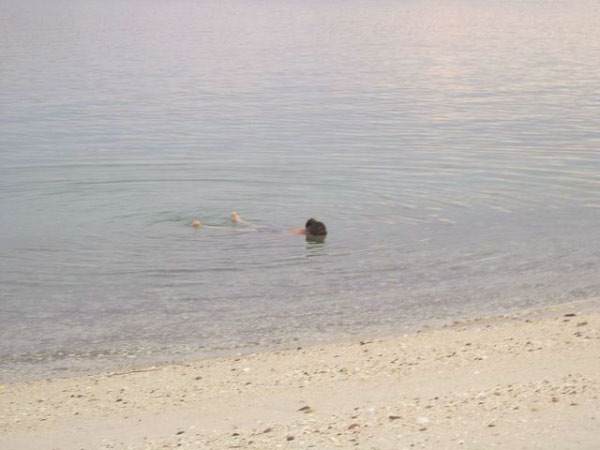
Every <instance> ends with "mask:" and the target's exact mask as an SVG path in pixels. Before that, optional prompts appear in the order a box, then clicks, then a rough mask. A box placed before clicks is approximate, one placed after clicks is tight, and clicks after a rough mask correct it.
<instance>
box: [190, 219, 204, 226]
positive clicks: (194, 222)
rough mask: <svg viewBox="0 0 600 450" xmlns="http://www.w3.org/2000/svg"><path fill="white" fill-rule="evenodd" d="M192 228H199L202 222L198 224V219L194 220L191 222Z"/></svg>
mask: <svg viewBox="0 0 600 450" xmlns="http://www.w3.org/2000/svg"><path fill="white" fill-rule="evenodd" d="M192 226H193V227H194V228H200V227H201V226H202V222H200V221H199V220H198V219H196V220H194V221H193V222H192Z"/></svg>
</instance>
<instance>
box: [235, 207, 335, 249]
mask: <svg viewBox="0 0 600 450" xmlns="http://www.w3.org/2000/svg"><path fill="white" fill-rule="evenodd" d="M231 221H232V222H233V223H236V224H239V225H252V224H251V223H250V222H246V221H245V220H243V219H242V218H241V217H240V215H239V214H238V213H237V211H232V212H231ZM290 233H291V234H294V235H299V236H306V240H307V241H311V242H323V241H324V240H325V237H326V236H327V227H326V226H325V224H324V223H323V222H319V221H318V220H316V219H313V218H312V217H311V218H310V219H308V220H307V221H306V225H304V228H294V229H293V230H291V231H290Z"/></svg>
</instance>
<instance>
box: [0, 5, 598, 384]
mask: <svg viewBox="0 0 600 450" xmlns="http://www.w3.org/2000/svg"><path fill="white" fill-rule="evenodd" d="M0 22H1V23H2V24H3V25H2V27H1V28H0V61H1V63H0V64H1V66H0V67H1V72H0V105H1V107H0V119H1V121H0V207H1V210H0V370H1V371H2V375H1V378H5V379H12V378H23V377H28V376H29V377H32V376H56V375H60V374H62V373H72V372H73V371H80V370H90V369H97V368H109V367H118V366H123V365H130V364H137V363H140V362H150V361H162V360H167V359H171V358H180V357H186V356H190V355H207V354H213V353H215V352H219V351H221V352H223V351H225V352H237V351H248V350H249V349H251V348H256V347H262V348H264V347H268V346H276V345H284V346H285V345H297V343H303V342H314V341H315V340H319V339H332V338H340V337H347V336H348V335H356V334H365V333H374V332H390V331H392V332H393V331H395V332H398V331H401V330H408V329H414V328H415V327H419V326H422V325H423V324H426V323H430V322H436V321H445V320H451V319H452V318H455V317H462V316H474V315H481V314H488V313H490V314H492V313H499V312H504V311H511V310H515V309H519V308H524V307H531V306H539V305H546V304H552V303H557V302H562V301H567V300H573V299H592V298H597V297H599V296H600V277H599V275H600V27H599V26H598V23H600V3H598V2H597V1H596V0H591V1H585V0H583V1H566V0H565V1H561V0H552V1H544V0H540V1H526V0H519V1H499V0H498V1H494V0H456V1H453V0H447V1H446V0H431V1H426V0H406V1H391V0H374V1H367V0H352V1H337V0H319V1H312V0H306V1H304V0H303V1H292V0H288V1H283V0H282V1H279V0H264V1H261V0H258V1H250V0H240V1H228V0H225V1H221V0H219V1H211V0H206V1H205V0H171V1H167V0H118V1H117V0H102V1H100V0H87V1H75V0H50V1H47V0H44V1H42V0H18V1H17V0H8V1H5V2H3V4H2V8H1V9H0ZM231 210H237V211H239V212H240V214H241V215H242V217H244V218H245V219H246V220H249V221H251V222H253V223H254V224H256V225H257V227H258V228H259V231H256V230H255V229H253V228H243V227H235V226H232V225H231V224H230V223H229V221H228V216H229V212H230V211H231ZM311 216H314V217H316V218H318V219H320V220H323V221H324V222H325V223H326V224H327V226H328V228H329V230H330V234H329V236H328V238H327V240H326V242H325V243H324V244H310V243H307V242H305V241H304V240H303V238H302V237H298V236H290V235H288V234H286V233H285V230H287V229H289V228H292V227H297V226H302V225H303V224H304V222H305V221H306V219H307V218H309V217H311ZM196 218H197V219H200V220H201V221H202V222H203V223H205V224H207V225H210V226H207V227H204V228H202V229H199V230H196V229H194V228H193V227H191V223H192V221H193V220H194V219H196ZM298 345H299V344H298Z"/></svg>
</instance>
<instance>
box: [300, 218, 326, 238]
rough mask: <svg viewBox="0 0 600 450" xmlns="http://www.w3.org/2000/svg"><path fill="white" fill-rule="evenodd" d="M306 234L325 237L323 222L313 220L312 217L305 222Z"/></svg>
mask: <svg viewBox="0 0 600 450" xmlns="http://www.w3.org/2000/svg"><path fill="white" fill-rule="evenodd" d="M305 226H306V234H307V235H311V236H326V235H327V228H326V227H325V224H324V223H323V222H319V221H318V220H315V219H313V218H312V217H311V218H310V219H308V220H307V221H306V225H305Z"/></svg>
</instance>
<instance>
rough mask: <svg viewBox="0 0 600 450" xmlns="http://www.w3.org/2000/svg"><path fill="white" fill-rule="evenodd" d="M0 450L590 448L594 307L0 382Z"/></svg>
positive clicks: (598, 404)
mask: <svg viewBox="0 0 600 450" xmlns="http://www.w3.org/2000/svg"><path fill="white" fill-rule="evenodd" d="M0 448H2V449H3V450H37V449H40V450H42V449H43V450H50V449H60V450H70V449H73V450H80V449H85V450H91V449H128V450H134V449H140V450H141V449H145V450H150V449H169V448H173V449H175V448H179V449H229V448H248V449H261V450H262V449H280V448H281V449H286V448H287V449H308V448H315V449H337V448H358V449H381V450H384V449H395V450H396V449H398V450H401V449H491V448H499V449H511V450H512V449H544V450H548V449H570V450H571V449H589V450H592V449H598V448H600V308H599V307H598V302H597V301H591V302H579V303H570V304H565V305H561V306H558V307H552V308H547V309H542V310H535V311H528V312H523V313H519V314H514V315H508V316H500V317H494V318H482V319H478V320H470V321H464V322H461V321H457V322H454V323H452V324H448V325H446V326H444V327H442V328H440V329H436V330H423V331H421V332H419V333H415V334H410V335H402V336H396V337H386V338H379V339H371V340H367V341H361V342H353V343H343V344H336V345H327V346H318V347H311V348H300V347H299V348H297V349H290V350H285V351H271V352H265V353H260V354H252V355H243V356H242V355H240V356H235V357H227V358H215V359H204V360H197V361H191V362H187V363H181V364H172V365H165V366H153V367H143V368H139V369H137V370H135V371H129V372H125V373H107V374H99V375H93V376H85V377H77V378H70V379H55V380H42V381H33V382H28V383H15V384H9V385H4V386H2V387H1V388H0Z"/></svg>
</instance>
